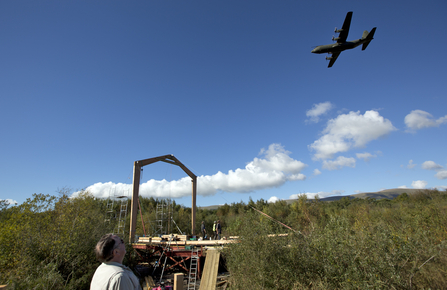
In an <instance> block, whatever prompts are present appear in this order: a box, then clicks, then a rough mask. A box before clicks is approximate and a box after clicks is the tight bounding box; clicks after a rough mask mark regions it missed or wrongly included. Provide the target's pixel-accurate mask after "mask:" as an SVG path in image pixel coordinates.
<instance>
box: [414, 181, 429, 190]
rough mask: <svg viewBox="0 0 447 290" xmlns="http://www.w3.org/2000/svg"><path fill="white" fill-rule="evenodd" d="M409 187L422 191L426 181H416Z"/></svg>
mask: <svg viewBox="0 0 447 290" xmlns="http://www.w3.org/2000/svg"><path fill="white" fill-rule="evenodd" d="M411 186H412V187H413V188H416V189H424V188H425V187H426V186H427V181H425V180H416V181H413V182H412V183H411Z"/></svg>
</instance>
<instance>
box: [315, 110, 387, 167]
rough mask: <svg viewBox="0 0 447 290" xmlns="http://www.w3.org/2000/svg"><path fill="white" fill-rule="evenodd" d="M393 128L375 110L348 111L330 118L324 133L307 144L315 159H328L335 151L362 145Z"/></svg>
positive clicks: (343, 150)
mask: <svg viewBox="0 0 447 290" xmlns="http://www.w3.org/2000/svg"><path fill="white" fill-rule="evenodd" d="M394 130H396V128H395V127H394V126H393V125H392V124H391V121H390V120H388V119H385V118H383V117H382V116H380V115H379V113H378V112H376V111H366V112H365V114H364V115H361V114H360V112H349V114H342V115H339V116H338V117H337V118H335V119H332V120H330V121H329V122H328V125H327V127H326V129H324V130H323V134H324V135H323V136H322V137H321V138H320V139H318V140H316V141H315V142H314V143H312V144H311V145H309V149H310V150H313V151H316V153H315V155H314V158H315V159H323V160H324V159H329V158H332V157H333V155H334V154H336V153H339V152H346V151H348V150H350V149H352V148H360V147H364V146H365V145H366V144H368V143H369V142H371V141H373V140H376V139H378V138H380V137H383V136H385V135H387V134H388V133H390V132H392V131H394Z"/></svg>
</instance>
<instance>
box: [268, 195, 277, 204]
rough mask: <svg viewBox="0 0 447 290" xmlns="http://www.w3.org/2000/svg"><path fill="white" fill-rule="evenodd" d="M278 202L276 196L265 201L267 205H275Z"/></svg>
mask: <svg viewBox="0 0 447 290" xmlns="http://www.w3.org/2000/svg"><path fill="white" fill-rule="evenodd" d="M278 200H279V198H277V197H276V196H272V197H270V198H269V200H267V202H268V203H275V202H277V201H278Z"/></svg>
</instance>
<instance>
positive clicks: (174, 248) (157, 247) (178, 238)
mask: <svg viewBox="0 0 447 290" xmlns="http://www.w3.org/2000/svg"><path fill="white" fill-rule="evenodd" d="M237 242H239V240H232V239H230V240H192V238H191V236H186V235H163V236H161V237H140V238H139V239H138V241H136V242H135V243H133V244H132V247H133V248H134V250H135V251H136V253H137V254H138V256H139V257H140V262H141V263H142V264H147V265H148V266H149V268H151V269H155V268H156V267H158V266H160V267H161V264H162V265H163V267H165V268H164V269H163V271H174V270H175V271H181V272H183V273H189V267H188V264H189V263H190V261H191V256H192V249H193V247H196V249H198V256H199V261H198V270H199V271H198V276H199V277H201V276H202V273H201V268H202V261H203V260H205V257H207V250H208V249H210V248H212V247H222V246H224V245H226V244H230V243H237ZM216 252H218V251H216ZM218 253H219V252H218ZM219 255H220V253H219ZM154 261H159V262H158V265H156V264H154ZM163 261H164V262H163ZM154 272H155V270H154Z"/></svg>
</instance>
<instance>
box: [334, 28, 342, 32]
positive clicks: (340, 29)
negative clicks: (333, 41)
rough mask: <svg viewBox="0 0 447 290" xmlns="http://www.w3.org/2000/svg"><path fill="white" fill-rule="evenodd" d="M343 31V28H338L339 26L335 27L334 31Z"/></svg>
mask: <svg viewBox="0 0 447 290" xmlns="http://www.w3.org/2000/svg"><path fill="white" fill-rule="evenodd" d="M342 31H343V29H337V27H335V29H334V32H335V33H340V32H342Z"/></svg>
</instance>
